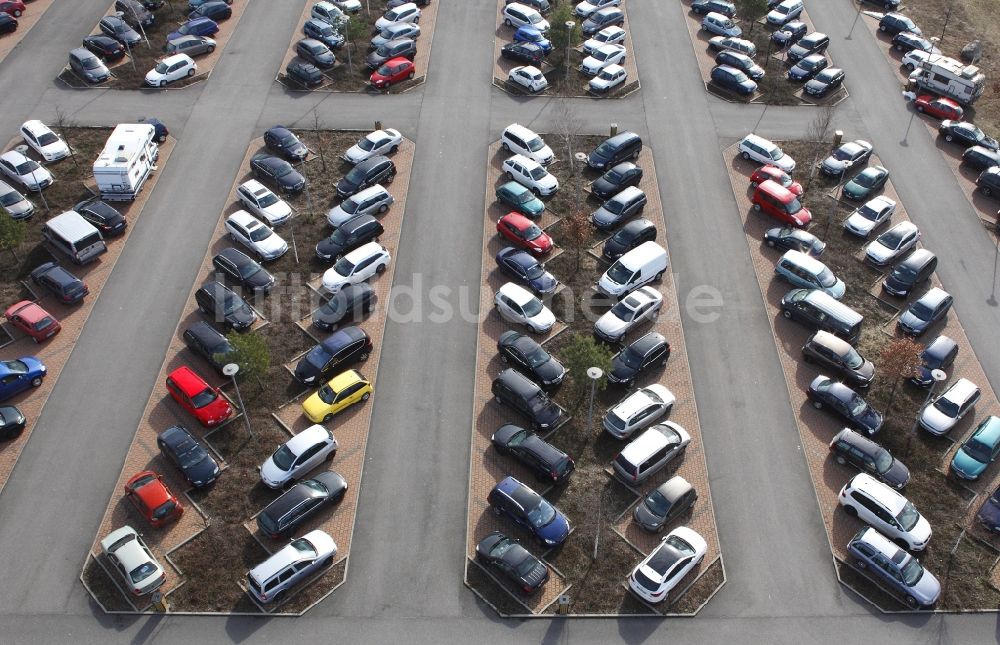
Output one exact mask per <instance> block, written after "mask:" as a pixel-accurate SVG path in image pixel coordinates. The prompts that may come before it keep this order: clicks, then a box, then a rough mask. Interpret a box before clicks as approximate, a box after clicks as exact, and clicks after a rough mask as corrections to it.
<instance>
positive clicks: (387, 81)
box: [369, 58, 417, 90]
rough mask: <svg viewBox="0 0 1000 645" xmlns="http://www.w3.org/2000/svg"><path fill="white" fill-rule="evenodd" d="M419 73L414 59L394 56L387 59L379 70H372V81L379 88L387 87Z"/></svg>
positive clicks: (373, 85)
mask: <svg viewBox="0 0 1000 645" xmlns="http://www.w3.org/2000/svg"><path fill="white" fill-rule="evenodd" d="M416 73H417V70H416V67H415V66H414V65H413V61H412V60H409V59H406V58H393V59H392V60H390V61H387V62H386V63H385V65H382V67H379V68H378V69H377V70H375V71H374V72H372V75H371V78H370V79H369V81H370V82H371V85H372V87H374V88H375V89H377V90H383V89H386V88H388V87H390V86H392V85H395V84H396V83H402V82H403V81H406V80H409V79H412V78H413V76H414V74H416Z"/></svg>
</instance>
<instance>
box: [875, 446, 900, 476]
mask: <svg viewBox="0 0 1000 645" xmlns="http://www.w3.org/2000/svg"><path fill="white" fill-rule="evenodd" d="M893 461H895V460H894V459H893V458H892V455H890V454H889V451H888V450H879V451H878V453H876V454H875V470H877V471H878V472H879V473H880V474H885V473H887V472H889V469H890V468H892V463H893Z"/></svg>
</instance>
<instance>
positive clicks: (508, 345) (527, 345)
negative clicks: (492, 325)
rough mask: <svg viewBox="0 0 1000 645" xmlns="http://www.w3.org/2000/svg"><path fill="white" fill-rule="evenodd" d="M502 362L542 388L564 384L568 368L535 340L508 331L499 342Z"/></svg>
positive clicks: (498, 347)
mask: <svg viewBox="0 0 1000 645" xmlns="http://www.w3.org/2000/svg"><path fill="white" fill-rule="evenodd" d="M497 351H498V352H500V360H501V361H503V363H504V364H506V365H511V366H513V367H515V368H517V369H518V370H520V371H521V372H523V373H524V374H525V375H527V376H528V377H529V378H531V379H532V380H533V381H535V382H536V383H538V384H539V385H541V386H542V387H555V386H556V385H559V384H560V383H562V380H563V377H564V376H566V368H565V367H563V366H562V363H560V362H559V361H558V360H556V359H555V357H553V356H552V355H551V354H549V353H548V352H546V351H545V350H544V349H543V348H542V346H541V345H539V344H538V343H537V342H536V341H535V340H534V339H533V338H531V337H530V336H528V335H527V334H522V333H521V332H519V331H514V330H511V331H506V332H504V333H503V335H502V336H500V340H499V341H497Z"/></svg>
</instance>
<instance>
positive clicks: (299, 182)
mask: <svg viewBox="0 0 1000 645" xmlns="http://www.w3.org/2000/svg"><path fill="white" fill-rule="evenodd" d="M250 170H251V171H252V172H253V176H254V177H255V178H257V179H266V180H268V181H271V182H274V183H275V184H277V186H278V188H280V189H281V190H283V191H284V192H286V193H292V194H295V193H301V192H302V191H303V190H304V189H305V187H306V178H305V177H303V176H302V175H300V174H299V172H298V171H297V170H295V169H294V168H292V164H290V163H288V162H287V161H285V160H284V159H281V158H280V157H275V156H274V155H269V154H267V153H266V152H258V153H257V154H255V155H254V156H252V157H250Z"/></svg>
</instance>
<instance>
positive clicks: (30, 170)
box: [0, 150, 53, 191]
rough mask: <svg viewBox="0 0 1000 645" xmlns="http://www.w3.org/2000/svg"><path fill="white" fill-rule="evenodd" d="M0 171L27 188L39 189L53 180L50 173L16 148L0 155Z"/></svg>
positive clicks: (47, 185) (46, 186) (45, 186)
mask: <svg viewBox="0 0 1000 645" xmlns="http://www.w3.org/2000/svg"><path fill="white" fill-rule="evenodd" d="M0 172H2V173H3V174H5V175H7V176H8V177H10V178H11V179H13V180H14V181H16V182H18V183H19V184H21V185H22V186H24V187H25V188H27V189H28V190H34V191H41V190H42V189H44V188H48V187H49V185H51V184H52V181H53V179H52V173H50V172H49V171H48V170H46V169H45V168H42V167H41V166H39V165H38V162H37V161H35V160H34V159H29V158H28V157H25V156H24V155H22V154H21V153H20V152H18V151H17V150H8V151H7V152H5V153H3V154H2V155H0Z"/></svg>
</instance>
